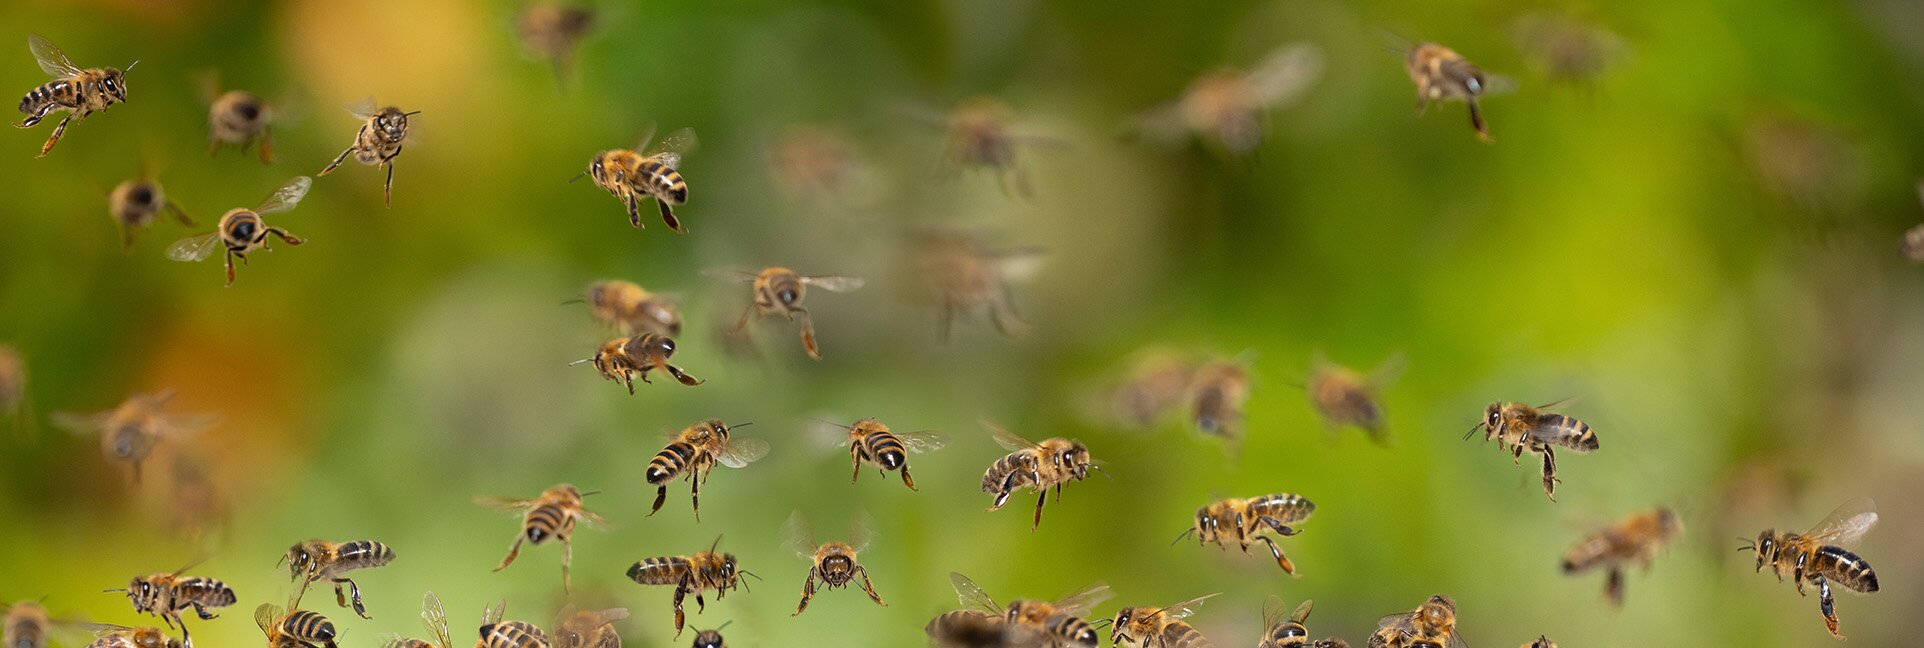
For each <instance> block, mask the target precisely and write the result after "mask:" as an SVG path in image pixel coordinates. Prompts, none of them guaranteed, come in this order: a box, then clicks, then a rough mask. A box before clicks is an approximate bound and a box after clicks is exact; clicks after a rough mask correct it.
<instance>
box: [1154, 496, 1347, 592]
mask: <svg viewBox="0 0 1924 648" xmlns="http://www.w3.org/2000/svg"><path fill="white" fill-rule="evenodd" d="M1315 512H1316V504H1315V503H1314V502H1311V501H1309V500H1308V499H1306V498H1304V497H1303V496H1301V495H1296V494H1294V493H1275V494H1272V495H1263V496H1260V497H1250V498H1239V497H1232V498H1229V499H1224V500H1218V501H1215V502H1211V503H1210V504H1209V505H1208V506H1204V507H1202V508H1200V509H1197V510H1196V523H1195V525H1194V526H1191V527H1189V529H1188V530H1187V531H1183V532H1182V534H1181V535H1178V536H1176V540H1178V541H1180V540H1182V539H1183V538H1187V537H1189V536H1190V535H1195V536H1196V544H1197V545H1202V544H1205V543H1215V545H1216V546H1218V547H1221V548H1223V549H1224V550H1225V551H1227V550H1228V549H1229V545H1228V541H1229V540H1231V539H1234V540H1235V541H1236V544H1237V545H1238V546H1240V547H1241V548H1242V550H1243V554H1244V555H1248V554H1249V545H1250V543H1252V542H1255V541H1257V540H1261V541H1263V543H1264V544H1267V545H1269V553H1270V555H1271V556H1273V557H1275V558H1276V565H1277V566H1278V567H1282V568H1283V571H1284V572H1285V573H1288V574H1289V575H1291V576H1296V575H1297V574H1296V563H1293V562H1290V560H1289V557H1288V556H1285V555H1283V548H1282V547H1281V546H1278V545H1277V544H1276V541H1275V540H1273V539H1270V537H1269V536H1266V535H1263V534H1264V533H1265V532H1272V531H1273V532H1275V534H1276V535H1278V536H1281V537H1285V538H1287V537H1290V536H1293V535H1297V534H1299V533H1302V531H1301V530H1298V529H1297V528H1295V526H1293V525H1295V524H1298V523H1301V522H1303V521H1304V520H1308V519H1309V516H1310V514H1312V513H1315Z"/></svg>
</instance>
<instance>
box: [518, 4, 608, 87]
mask: <svg viewBox="0 0 1924 648" xmlns="http://www.w3.org/2000/svg"><path fill="white" fill-rule="evenodd" d="M594 26H595V11H594V10H593V9H590V8H588V7H580V6H573V5H565V4H561V3H551V2H538V3H534V4H530V5H528V6H527V7H524V8H522V9H521V14H520V15H519V16H518V17H517V19H516V32H517V33H518V34H519V35H520V37H521V46H522V47H525V48H527V49H528V51H529V52H530V53H533V54H534V55H535V56H537V57H539V58H543V59H546V60H547V61H548V63H549V64H550V65H552V66H554V78H555V83H559V84H566V83H567V82H568V79H569V78H570V77H571V76H572V72H573V70H574V60H575V51H576V50H578V49H580V46H581V40H582V39H583V38H586V37H587V36H588V32H589V31H590V30H593V29H594Z"/></svg>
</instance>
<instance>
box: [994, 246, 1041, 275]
mask: <svg viewBox="0 0 1924 648" xmlns="http://www.w3.org/2000/svg"><path fill="white" fill-rule="evenodd" d="M1043 252H1045V250H1044V249H1043V248H1041V247H1035V246H1030V247H1019V248H1010V249H1006V250H997V251H995V252H993V253H991V254H990V255H989V257H990V260H991V261H993V262H994V263H995V269H996V271H997V272H998V273H999V274H1001V276H1002V279H1003V280H1005V281H1026V280H1028V279H1029V278H1031V277H1034V276H1036V274H1038V273H1040V272H1041V271H1042V257H1043V254H1042V253H1043Z"/></svg>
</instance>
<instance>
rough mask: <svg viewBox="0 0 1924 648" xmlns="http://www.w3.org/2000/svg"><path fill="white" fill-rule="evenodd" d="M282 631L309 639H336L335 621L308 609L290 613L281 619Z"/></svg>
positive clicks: (324, 640) (323, 640)
mask: <svg viewBox="0 0 1924 648" xmlns="http://www.w3.org/2000/svg"><path fill="white" fill-rule="evenodd" d="M281 631H282V632H286V633H287V634H289V635H291V636H293V637H295V638H298V639H304V640H309V641H322V642H326V641H333V640H334V622H332V621H328V620H327V617H324V616H321V615H319V614H317V613H314V612H309V611H307V610H295V611H293V612H290V613H288V615H287V619H285V620H283V621H281Z"/></svg>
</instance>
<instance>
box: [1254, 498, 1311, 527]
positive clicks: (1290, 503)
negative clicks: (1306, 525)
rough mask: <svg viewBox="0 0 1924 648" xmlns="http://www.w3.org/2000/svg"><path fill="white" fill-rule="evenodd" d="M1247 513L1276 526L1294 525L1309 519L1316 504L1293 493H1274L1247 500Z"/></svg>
mask: <svg viewBox="0 0 1924 648" xmlns="http://www.w3.org/2000/svg"><path fill="white" fill-rule="evenodd" d="M1249 511H1250V513H1253V514H1255V515H1257V516H1261V517H1266V518H1269V519H1272V520H1275V521H1276V522H1277V523H1278V524H1295V523H1297V522H1301V521H1303V520H1306V519H1309V515H1310V514H1311V513H1315V512H1316V503H1314V502H1311V501H1309V499H1308V498H1305V497H1303V496H1301V495H1297V494H1295V493H1276V494H1273V495H1264V496H1262V497H1257V498H1254V499H1251V500H1249Z"/></svg>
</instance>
